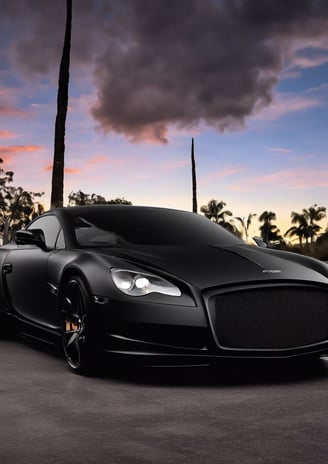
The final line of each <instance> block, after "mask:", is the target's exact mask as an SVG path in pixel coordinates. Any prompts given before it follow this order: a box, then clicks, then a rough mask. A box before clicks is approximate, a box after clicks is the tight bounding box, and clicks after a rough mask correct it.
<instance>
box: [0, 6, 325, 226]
mask: <svg viewBox="0 0 328 464" xmlns="http://www.w3.org/2000/svg"><path fill="white" fill-rule="evenodd" d="M65 3H66V2H65V1H64V0H59V1H57V2H53V1H52V0H15V1H14V2H13V1H11V0H3V1H2V2H1V15H0V35H1V40H0V47H1V48H0V78H1V88H0V157H1V158H2V159H3V160H4V164H3V168H4V169H5V170H13V171H14V172H15V177H14V184H15V185H17V186H18V185H21V186H23V187H24V188H25V189H27V190H32V191H35V192H39V191H44V192H45V195H44V197H43V198H44V200H43V201H44V203H45V205H46V207H47V208H48V207H49V198H50V187H51V185H50V182H51V166H52V157H53V137H54V120H55V114H56V96H57V80H58V69H59V62H60V58H61V52H62V45H63V37H64V26H65ZM327 122H328V2H327V0H322V1H320V0H318V1H316V0H312V1H311V0H308V1H306V0H289V1H288V2H286V1H285V0H281V1H280V0H265V1H263V0H226V1H224V0H176V1H173V0H166V1H164V0H107V1H106V0H73V26H72V48H71V75H70V87H69V113H68V118H67V132H66V164H65V166H66V173H65V196H64V197H65V200H67V195H68V193H69V192H70V191H72V190H73V191H77V190H79V189H81V190H82V191H84V192H85V193H97V194H100V195H103V196H105V197H106V198H107V199H110V198H115V197H125V198H126V199H128V200H130V201H132V202H133V204H136V205H139V204H142V205H154V206H166V207H173V208H178V209H186V210H191V166H190V146H191V138H192V137H194V139H195V156H196V163H197V179H198V204H199V205H203V204H206V203H207V202H208V201H209V200H210V199H212V198H215V199H217V200H223V201H225V202H226V203H227V208H228V209H230V210H231V211H232V212H233V214H234V216H241V217H243V216H245V217H246V216H248V214H249V213H257V214H258V215H259V214H261V213H262V212H263V211H264V210H270V211H274V212H276V214H277V225H278V227H279V228H280V230H281V232H282V233H283V232H285V231H286V229H287V228H288V227H290V220H289V218H290V213H291V211H299V212H301V210H302V208H308V207H309V206H311V205H313V204H318V205H320V206H326V207H328V195H327V192H328V148H327V135H328V134H327ZM258 225H259V223H258V220H257V218H255V219H254V220H253V226H252V227H253V228H252V232H254V233H256V230H257V227H258ZM322 226H323V228H325V227H326V226H327V220H324V221H323V223H322Z"/></svg>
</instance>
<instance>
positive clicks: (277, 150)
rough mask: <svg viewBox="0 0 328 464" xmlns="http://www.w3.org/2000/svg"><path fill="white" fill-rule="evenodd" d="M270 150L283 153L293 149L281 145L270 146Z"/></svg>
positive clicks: (290, 151)
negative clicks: (280, 146)
mask: <svg viewBox="0 0 328 464" xmlns="http://www.w3.org/2000/svg"><path fill="white" fill-rule="evenodd" d="M269 151H272V152H273V153H283V154H288V153H292V150H290V149H289V148H279V147H270V148H269Z"/></svg>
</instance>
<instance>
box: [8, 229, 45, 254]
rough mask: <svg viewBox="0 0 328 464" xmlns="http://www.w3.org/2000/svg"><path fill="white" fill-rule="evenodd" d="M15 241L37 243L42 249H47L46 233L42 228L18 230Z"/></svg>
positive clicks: (18, 242) (25, 243)
mask: <svg viewBox="0 0 328 464" xmlns="http://www.w3.org/2000/svg"><path fill="white" fill-rule="evenodd" d="M15 242H16V243H17V245H35V246H37V247H39V248H41V250H47V246H46V241H45V238H44V233H43V230H41V229H30V230H18V231H17V232H16V236H15Z"/></svg>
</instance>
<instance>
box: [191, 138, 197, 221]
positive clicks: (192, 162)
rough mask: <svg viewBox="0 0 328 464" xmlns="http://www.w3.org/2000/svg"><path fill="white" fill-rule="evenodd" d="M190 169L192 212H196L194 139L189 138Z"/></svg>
mask: <svg viewBox="0 0 328 464" xmlns="http://www.w3.org/2000/svg"><path fill="white" fill-rule="evenodd" d="M191 170H192V212H193V213H196V214H197V209H198V208H197V181H196V163H195V154H194V139H193V138H192V139H191Z"/></svg>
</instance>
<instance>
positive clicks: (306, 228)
mask: <svg viewBox="0 0 328 464" xmlns="http://www.w3.org/2000/svg"><path fill="white" fill-rule="evenodd" d="M325 216H326V208H325V207H323V206H318V205H316V204H315V205H313V206H310V208H308V209H305V208H304V209H303V212H302V213H296V212H295V211H292V213H291V218H292V224H298V225H297V226H296V225H295V226H293V227H290V228H289V229H288V230H287V231H286V232H285V235H286V236H287V235H289V236H297V237H298V239H299V243H300V247H301V248H302V247H303V238H304V239H305V242H306V245H308V243H309V239H310V241H311V246H313V243H314V238H315V236H316V235H317V234H318V233H319V231H320V229H321V226H319V225H318V224H315V221H320V220H321V219H323V218H324V217H325Z"/></svg>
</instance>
